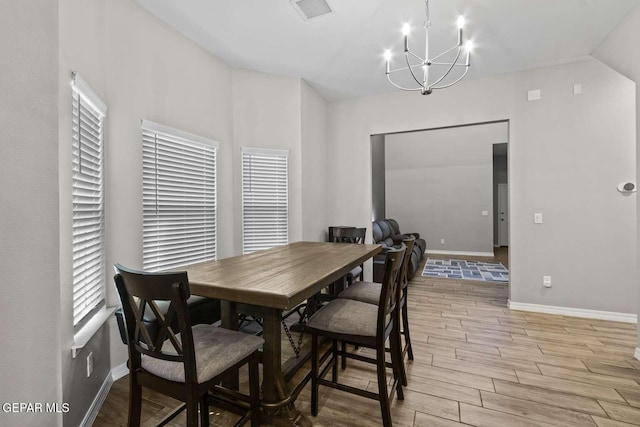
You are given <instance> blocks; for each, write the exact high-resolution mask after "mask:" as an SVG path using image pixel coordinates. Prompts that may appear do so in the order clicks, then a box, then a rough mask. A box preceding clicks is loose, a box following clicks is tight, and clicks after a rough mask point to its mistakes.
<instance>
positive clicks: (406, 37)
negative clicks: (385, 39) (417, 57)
mask: <svg viewBox="0 0 640 427" xmlns="http://www.w3.org/2000/svg"><path fill="white" fill-rule="evenodd" d="M410 30H411V27H409V24H408V23H407V24H404V25H403V26H402V34H403V35H404V51H405V53H406V52H409V31H410Z"/></svg>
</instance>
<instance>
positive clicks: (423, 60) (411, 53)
mask: <svg viewBox="0 0 640 427" xmlns="http://www.w3.org/2000/svg"><path fill="white" fill-rule="evenodd" d="M406 53H408V54H409V55H411V56H413V57H414V58H416V59H417V60H418V61H420V62H421V63H422V64H420V65H424V63H425V62H427V60H426V59H424V58H421V57H419V56H418V55H416V54H415V53H413V52H411V51H410V50H408V51H407V52H406Z"/></svg>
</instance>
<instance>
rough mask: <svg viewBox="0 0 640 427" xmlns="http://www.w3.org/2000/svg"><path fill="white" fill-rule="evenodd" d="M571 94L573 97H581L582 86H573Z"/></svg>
mask: <svg viewBox="0 0 640 427" xmlns="http://www.w3.org/2000/svg"><path fill="white" fill-rule="evenodd" d="M573 94H574V95H581V94H582V85H581V84H575V85H573Z"/></svg>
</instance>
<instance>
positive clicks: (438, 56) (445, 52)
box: [429, 44, 462, 62]
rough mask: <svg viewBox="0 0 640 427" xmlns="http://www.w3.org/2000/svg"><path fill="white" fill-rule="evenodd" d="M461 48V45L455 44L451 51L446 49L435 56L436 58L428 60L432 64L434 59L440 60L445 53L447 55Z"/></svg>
mask: <svg viewBox="0 0 640 427" xmlns="http://www.w3.org/2000/svg"><path fill="white" fill-rule="evenodd" d="M461 47H462V45H461V44H457V45H455V46H454V47H452V48H451V49H447V50H445V51H444V52H442V53H441V54H440V55H436V56H434V57H433V58H431V59H430V60H429V62H433V61H435V60H436V59H438V58H440V57H441V56H444V55H446V54H447V53H449V52H451V51H453V50H454V49H460V48H461Z"/></svg>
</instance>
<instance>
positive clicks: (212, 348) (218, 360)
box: [142, 325, 264, 383]
mask: <svg viewBox="0 0 640 427" xmlns="http://www.w3.org/2000/svg"><path fill="white" fill-rule="evenodd" d="M192 331H193V347H194V350H195V356H196V371H197V380H198V383H204V382H206V381H209V380H210V379H211V378H213V377H215V376H217V375H219V374H221V373H223V372H224V371H226V370H227V369H229V368H230V367H232V366H233V365H235V364H236V363H238V362H240V361H241V360H242V359H244V358H245V357H247V356H249V355H250V354H251V353H253V352H254V351H256V350H258V349H260V347H262V344H263V343H264V340H263V339H262V338H260V337H256V336H254V335H248V334H242V333H239V332H236V331H232V330H229V329H224V328H219V327H216V326H211V325H196V326H194V327H193V328H192ZM176 338H177V339H178V341H179V342H182V340H181V339H180V334H177V335H176ZM162 351H163V352H164V353H167V354H171V353H174V354H175V349H174V348H173V345H172V344H171V342H169V341H165V343H164V345H163V347H162ZM142 368H143V369H144V370H146V371H148V372H150V373H152V374H154V375H157V376H159V377H160V378H164V379H165V380H169V381H175V382H179V383H183V382H184V381H185V379H184V363H180V362H172V361H170V360H162V359H157V358H154V357H149V356H146V355H142Z"/></svg>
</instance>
